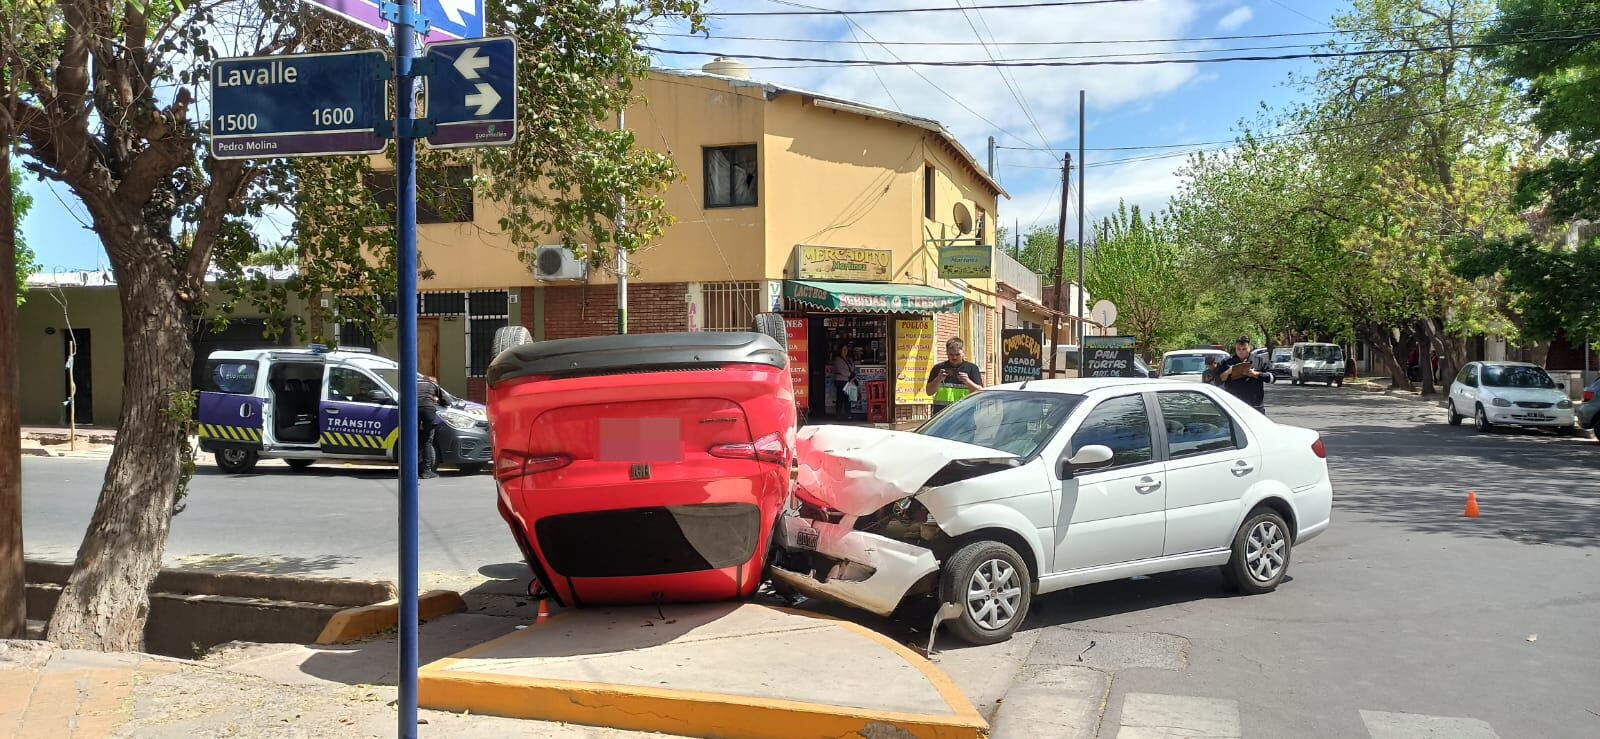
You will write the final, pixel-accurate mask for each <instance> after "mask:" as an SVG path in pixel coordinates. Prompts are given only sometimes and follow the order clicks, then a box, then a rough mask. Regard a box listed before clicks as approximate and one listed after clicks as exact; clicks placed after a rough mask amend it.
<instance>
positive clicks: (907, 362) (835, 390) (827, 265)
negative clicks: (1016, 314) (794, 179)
mask: <svg viewBox="0 0 1600 739" xmlns="http://www.w3.org/2000/svg"><path fill="white" fill-rule="evenodd" d="M889 254H890V253H889V252H888V251H887V250H874V249H835V248H825V247H800V248H798V249H797V250H796V270H795V273H796V274H797V275H799V276H800V279H793V280H785V281H784V284H783V295H784V299H785V301H784V306H785V315H786V318H787V321H788V326H789V339H790V355H791V356H790V361H791V363H792V364H793V366H794V371H795V401H796V403H797V404H799V405H800V412H801V415H802V416H803V417H805V418H806V419H808V420H809V421H812V422H816V421H820V420H849V421H867V422H871V423H896V422H910V421H916V420H921V419H926V418H927V417H928V415H929V412H930V410H931V405H932V402H933V400H932V398H931V397H929V396H928V395H926V394H925V393H923V392H922V386H923V383H924V382H926V380H927V377H928V373H929V372H931V371H932V368H933V364H934V362H935V361H937V360H936V359H935V353H934V349H935V347H934V320H933V317H934V315H935V314H939V313H960V311H961V306H962V302H963V301H962V298H961V296H959V295H955V294H952V293H949V292H945V291H943V290H939V289H937V288H932V287H928V286H926V285H916V284H899V283H893V282H889V281H888V276H889V274H890V269H889ZM839 277H849V278H854V279H848V280H847V279H838V278H839ZM797 346H798V351H797ZM840 356H843V357H844V358H845V359H846V360H847V361H846V362H844V363H836V362H835V358H836V357H840ZM836 364H838V365H839V366H843V367H849V368H852V369H853V370H854V372H855V376H856V380H857V383H856V385H855V388H854V389H852V390H850V391H847V392H843V393H841V392H840V389H841V387H842V386H843V383H844V382H845V381H846V380H848V379H849V378H848V377H837V376H835V375H836V373H835V371H834V368H835V366H836ZM841 401H843V402H842V405H843V406H845V409H844V410H843V411H842V412H841Z"/></svg>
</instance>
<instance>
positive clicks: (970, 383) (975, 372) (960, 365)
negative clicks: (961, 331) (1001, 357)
mask: <svg viewBox="0 0 1600 739" xmlns="http://www.w3.org/2000/svg"><path fill="white" fill-rule="evenodd" d="M966 348H967V345H966V342H963V341H962V340H960V339H951V340H949V341H946V342H945V343H944V361H943V362H940V363H938V364H936V365H934V366H933V372H932V373H930V374H929V375H928V382H927V383H926V384H927V387H925V388H923V390H924V391H926V392H927V393H928V394H929V395H932V396H933V413H934V415H938V414H939V411H942V410H944V409H945V408H948V407H950V405H951V404H952V403H954V402H956V401H958V400H960V399H962V398H965V397H967V396H968V395H970V394H972V393H973V392H976V391H978V390H982V389H983V373H982V372H981V371H980V370H979V369H978V365H976V364H973V363H971V362H968V361H966V359H965V357H964V356H963V353H964V352H965V351H966Z"/></svg>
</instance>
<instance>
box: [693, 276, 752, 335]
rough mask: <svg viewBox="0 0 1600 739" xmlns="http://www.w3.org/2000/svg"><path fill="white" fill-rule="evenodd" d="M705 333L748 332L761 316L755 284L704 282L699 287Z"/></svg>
mask: <svg viewBox="0 0 1600 739" xmlns="http://www.w3.org/2000/svg"><path fill="white" fill-rule="evenodd" d="M700 296H701V302H702V303H703V304H704V305H705V310H706V314H705V321H704V324H703V325H704V327H705V330H707V331H749V330H750V326H751V325H752V324H753V323H754V321H755V317H756V314H757V313H760V312H761V304H762V299H763V297H764V294H763V292H762V290H761V283H759V282H707V283H703V284H702V285H701V286H700Z"/></svg>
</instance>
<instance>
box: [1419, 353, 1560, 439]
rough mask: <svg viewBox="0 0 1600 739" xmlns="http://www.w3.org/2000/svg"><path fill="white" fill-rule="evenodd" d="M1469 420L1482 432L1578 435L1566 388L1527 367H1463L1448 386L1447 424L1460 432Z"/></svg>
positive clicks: (1534, 367)
mask: <svg viewBox="0 0 1600 739" xmlns="http://www.w3.org/2000/svg"><path fill="white" fill-rule="evenodd" d="M1468 414H1470V415H1471V416H1472V425H1473V426H1474V427H1475V428H1477V429H1478V430H1479V431H1484V432H1486V431H1490V430H1492V429H1493V428H1494V427H1495V426H1530V427H1538V428H1549V429H1554V430H1555V431H1556V432H1557V433H1560V434H1571V433H1573V432H1575V431H1577V426H1576V425H1574V424H1575V421H1574V418H1573V417H1574V412H1573V409H1572V399H1571V398H1568V397H1567V390H1566V386H1565V385H1564V384H1562V383H1559V382H1556V381H1555V380H1554V379H1552V378H1551V377H1550V373H1548V372H1545V371H1544V369H1543V368H1542V367H1539V366H1538V365H1534V364H1528V363H1526V362H1469V363H1467V366H1465V367H1462V368H1461V372H1460V373H1458V374H1457V375H1456V379H1455V381H1454V382H1452V383H1450V399H1449V400H1448V401H1446V402H1445V418H1446V419H1447V420H1448V421H1449V422H1450V425H1451V426H1457V425H1460V424H1461V419H1462V418H1464V417H1466V416H1467V415H1468Z"/></svg>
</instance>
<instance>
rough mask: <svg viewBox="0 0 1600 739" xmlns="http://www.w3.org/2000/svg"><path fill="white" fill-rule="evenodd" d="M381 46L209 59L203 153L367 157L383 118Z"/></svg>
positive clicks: (380, 143)
mask: <svg viewBox="0 0 1600 739" xmlns="http://www.w3.org/2000/svg"><path fill="white" fill-rule="evenodd" d="M388 66H389V56H388V54H385V53H384V52H382V51H342V52H336V53H330V54H296V55H292V56H259V57H242V58H235V59H218V60H216V61H215V62H212V63H211V154H212V156H215V157H217V158H219V159H258V158H272V157H298V156H316V155H322V154H371V153H375V152H380V151H383V147H384V143H385V140H384V139H383V138H382V137H380V136H378V135H377V134H376V133H375V132H374V129H375V128H376V127H377V125H378V124H379V123H380V122H382V121H384V120H386V119H387V118H388V115H387V110H386V105H385V103H386V101H387V97H386V92H387V90H388V83H387V82H386V81H385V80H384V79H382V77H383V76H384V75H383V70H384V69H385V68H386V67H388Z"/></svg>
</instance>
